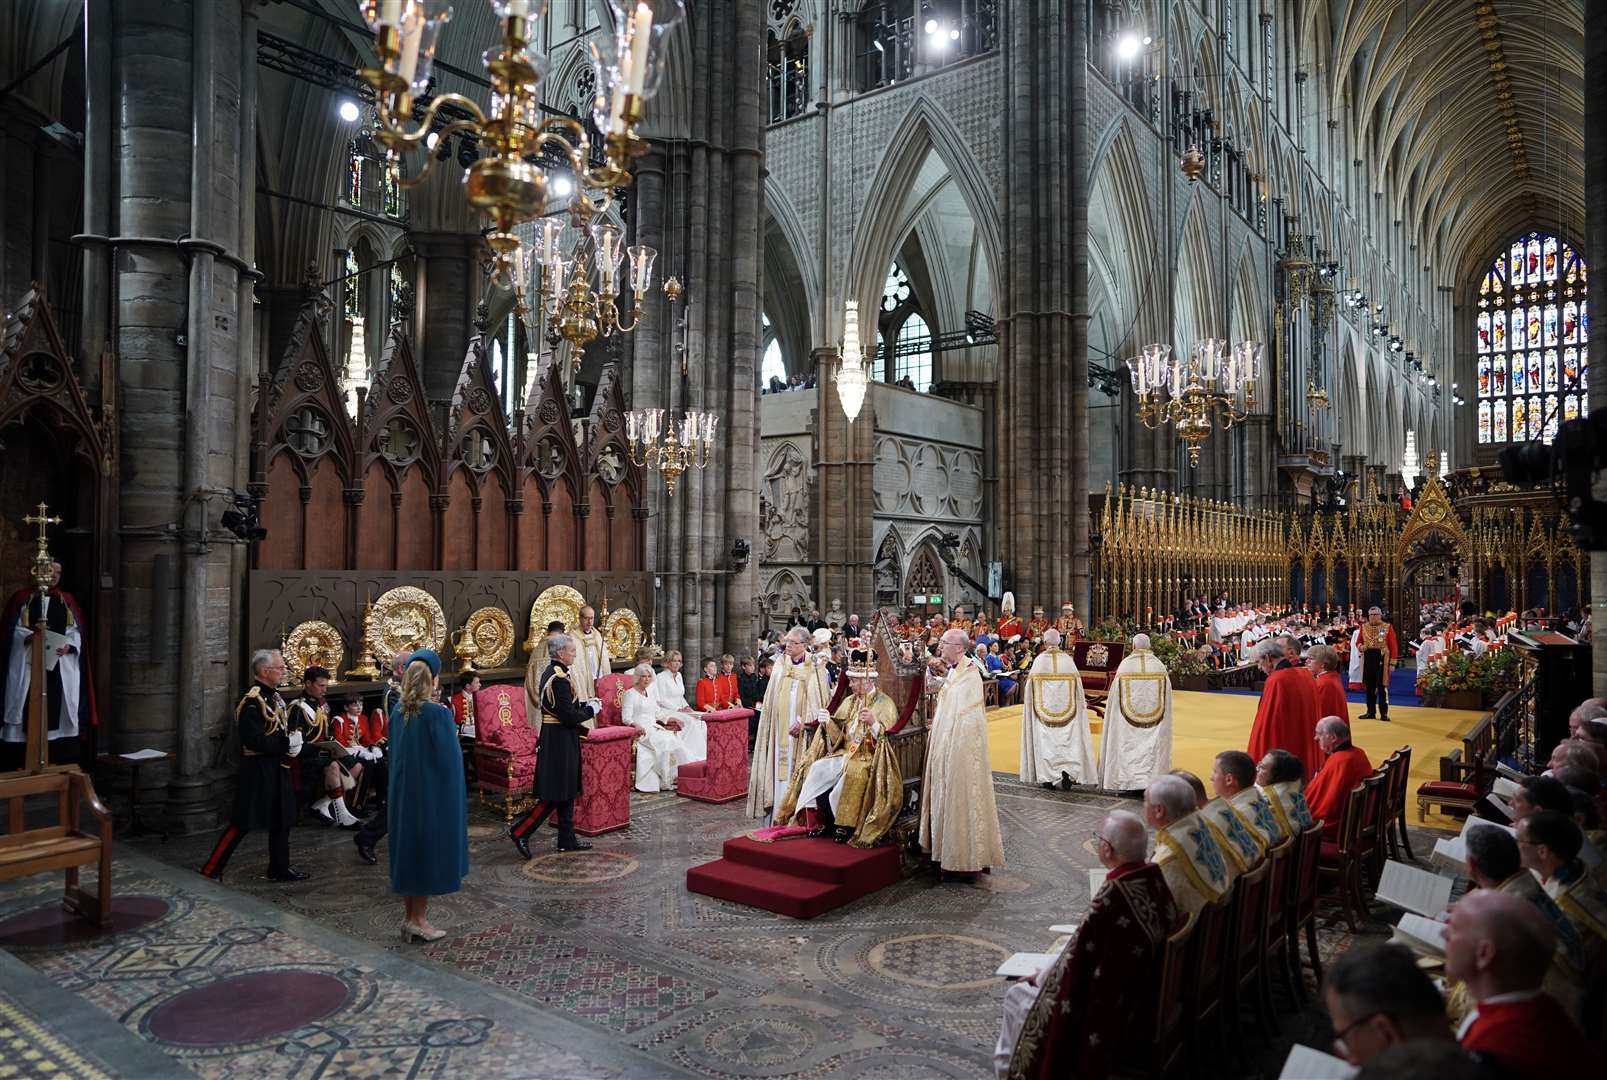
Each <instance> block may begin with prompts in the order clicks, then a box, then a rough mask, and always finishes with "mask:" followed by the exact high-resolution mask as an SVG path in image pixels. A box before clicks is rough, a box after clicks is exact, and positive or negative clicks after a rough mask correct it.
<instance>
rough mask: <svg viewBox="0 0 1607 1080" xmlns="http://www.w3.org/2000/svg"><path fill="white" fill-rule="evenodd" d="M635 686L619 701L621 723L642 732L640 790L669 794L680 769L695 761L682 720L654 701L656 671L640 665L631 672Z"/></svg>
mask: <svg viewBox="0 0 1607 1080" xmlns="http://www.w3.org/2000/svg"><path fill="white" fill-rule="evenodd" d="M631 679H632V685H631V688H630V689H629V690H626V691H625V693H624V694H623V695H621V697H620V699H619V712H620V717H621V719H623V720H624V722H625V723H627V724H629V725H630V726H631V727H634V728H639V729H641V732H642V737H641V738H640V739H638V740H637V742H636V790H637V791H668V790H669V789H671V788H673V787H674V786H675V778H676V771H677V769H678V768H679V767H680V766H682V765H684V764H686V763H687V762H689V761H691V760H692V758H691V756H690V755H689V754H688V753H687V748H686V736H685V732H684V731H683V730H682V728H681V718H680V716H679V715H677V714H676V713H671V712H662V711H661V710H660V709H659V707H658V705H657V704H656V703H655V702H654V700H653V669H652V667H651V666H649V665H647V664H638V665H637V666H636V667H634V668H632V669H631Z"/></svg>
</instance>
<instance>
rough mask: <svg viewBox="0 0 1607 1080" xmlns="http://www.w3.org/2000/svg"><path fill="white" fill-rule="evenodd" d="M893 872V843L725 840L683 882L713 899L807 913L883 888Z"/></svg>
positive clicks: (895, 864) (896, 870)
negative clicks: (719, 851)
mask: <svg viewBox="0 0 1607 1080" xmlns="http://www.w3.org/2000/svg"><path fill="white" fill-rule="evenodd" d="M898 878H899V863H898V849H897V848H894V847H875V848H856V847H849V846H848V845H847V844H837V843H833V842H832V841H830V840H810V839H805V840H781V841H778V842H776V843H774V844H761V843H759V842H758V841H756V840H749V839H748V838H747V837H746V836H734V837H732V838H731V839H729V840H727V841H726V842H725V850H724V857H723V858H720V859H716V860H714V861H713V862H710V863H704V864H703V865H702V866H694V867H692V868H691V869H689V870H687V872H686V887H687V889H688V890H689V891H690V892H695V893H702V894H703V895H704V896H712V897H715V898H716V899H719V900H731V901H734V902H736V903H738V904H747V905H748V906H749V907H756V908H763V909H764V910H765V911H773V912H775V913H776V914H777V915H789V916H791V917H792V918H794V919H812V918H814V917H815V916H816V915H820V914H822V913H824V912H827V911H831V910H833V909H835V908H840V907H842V906H843V905H844V904H847V903H850V902H852V901H854V900H858V899H859V898H860V897H861V896H868V895H870V894H871V893H873V892H875V891H876V890H878V889H883V888H886V887H887V886H889V885H891V884H893V883H894V882H896V881H897V880H898Z"/></svg>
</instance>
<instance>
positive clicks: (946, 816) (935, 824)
mask: <svg viewBox="0 0 1607 1080" xmlns="http://www.w3.org/2000/svg"><path fill="white" fill-rule="evenodd" d="M929 728H930V734H929V735H928V736H927V748H926V777H925V779H924V780H923V781H922V783H921V834H920V838H921V849H922V850H923V851H926V852H927V853H929V854H930V855H931V856H932V861H933V862H935V863H937V864H938V865H939V866H941V867H942V868H943V869H945V870H955V871H959V872H961V873H965V872H975V871H978V870H982V869H985V868H987V867H990V866H1003V865H1004V840H1003V838H1002V837H1001V836H1000V835H999V808H998V806H997V804H996V803H995V802H994V798H993V769H992V767H991V766H990V765H989V764H988V723H987V719H986V714H985V712H984V706H983V703H982V671H981V669H980V668H979V667H978V666H977V662H976V661H975V660H973V659H972V658H971V657H969V656H967V657H963V658H961V660H960V663H959V665H958V666H957V667H955V669H954V670H953V671H951V672H949V674H948V678H947V679H945V680H944V682H943V688H942V689H941V690H939V691H938V694H937V709H936V711H935V712H934V714H933V716H932V721H931V723H930V725H929Z"/></svg>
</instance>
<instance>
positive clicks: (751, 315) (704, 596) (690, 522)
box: [630, 0, 765, 656]
mask: <svg viewBox="0 0 1607 1080" xmlns="http://www.w3.org/2000/svg"><path fill="white" fill-rule="evenodd" d="M683 30H684V32H687V33H688V34H689V35H690V42H689V44H688V47H687V49H686V50H684V54H685V55H687V56H690V57H695V58H696V59H697V67H696V69H695V70H690V71H682V72H673V71H672V72H671V73H670V76H669V77H670V78H672V79H681V80H684V82H685V83H686V88H687V93H686V95H685V97H686V100H687V101H688V102H689V103H690V104H689V114H688V115H686V116H670V115H664V116H650V120H651V122H652V123H653V124H654V125H655V126H656V127H658V128H659V129H660V130H665V131H670V132H674V133H675V134H674V135H673V136H672V137H669V138H665V139H662V140H656V141H655V143H654V152H653V153H652V154H650V155H649V156H648V157H647V158H644V159H643V164H642V168H641V169H640V170H639V178H638V199H637V206H636V212H637V215H638V219H637V228H638V230H639V235H640V236H641V237H643V238H644V240H643V242H645V243H648V244H649V245H651V246H655V247H657V248H658V250H659V252H660V254H659V263H658V267H659V269H658V271H657V277H658V279H659V281H662V280H663V279H664V278H665V277H668V276H669V275H672V274H673V275H675V276H677V277H679V278H680V279H681V281H682V282H683V283H684V284H685V286H686V290H687V293H686V297H685V299H684V300H683V301H682V303H681V304H679V305H674V306H673V307H672V306H671V305H670V304H668V303H665V302H663V299H662V294H661V293H660V294H657V298H656V299H654V300H652V301H650V302H649V303H648V305H647V309H646V311H644V314H643V325H642V328H641V329H640V330H638V331H637V332H636V333H635V334H634V335H632V336H633V337H634V338H635V339H636V340H635V341H634V342H633V343H632V355H633V360H632V369H631V373H630V386H631V392H632V401H631V406H632V407H633V408H643V407H649V406H657V407H662V408H665V409H668V410H670V412H671V413H672V414H679V412H680V411H681V410H683V409H686V408H693V409H712V410H714V411H715V412H716V413H718V414H719V416H720V427H719V436H718V438H717V444H716V446H715V450H714V459H713V461H712V462H711V463H710V464H709V466H708V468H707V469H704V470H701V471H699V470H693V471H692V472H689V473H688V474H687V475H686V476H684V477H682V479H681V482H680V485H679V486H678V487H677V488H676V491H675V495H674V496H673V497H671V496H667V495H666V494H665V493H664V490H663V482H662V480H661V479H660V478H659V477H658V475H657V474H655V473H649V475H648V478H647V490H648V496H647V502H648V505H649V506H650V507H652V510H653V514H654V517H653V518H651V519H650V524H649V528H648V532H647V567H648V569H650V570H652V571H654V572H655V573H656V574H658V575H659V578H660V580H661V584H662V588H661V589H660V590H659V592H658V599H659V603H660V604H661V607H660V611H659V616H660V617H659V620H658V625H659V636H660V640H661V641H662V642H663V643H664V645H665V647H666V648H677V649H680V650H682V651H683V652H685V653H686V654H687V655H688V656H702V655H708V654H710V653H718V652H723V651H735V650H737V649H738V648H739V647H740V646H742V645H744V644H745V643H746V642H748V641H749V639H750V638H751V637H752V635H753V631H754V625H755V624H754V615H755V612H754V609H753V594H754V584H755V581H756V578H757V574H758V570H757V566H756V562H757V559H756V558H755V559H754V560H753V561H750V563H749V565H748V566H746V567H745V568H743V569H742V570H740V571H738V570H737V569H736V567H735V565H734V564H733V562H732V559H731V545H732V543H733V541H735V540H737V539H744V540H747V541H748V543H749V544H750V545H751V546H753V547H754V549H755V550H757V547H758V523H759V502H758V500H759V495H758V487H757V472H758V450H759V431H758V423H759V421H758V385H757V382H756V371H757V368H758V364H759V341H760V336H759V283H760V281H761V280H762V277H761V273H760V270H761V267H760V259H761V249H762V245H761V242H760V234H759V211H760V206H761V202H760V200H761V199H762V198H763V180H762V177H761V166H762V162H763V155H764V142H763V140H764V126H763V117H762V115H761V110H762V104H763V101H764V94H763V63H762V60H763V55H762V53H763V47H764V32H765V27H764V19H763V13H762V9H760V8H759V7H757V6H756V5H753V4H750V3H744V2H742V0H712V2H711V3H708V4H704V5H700V6H699V8H698V9H697V10H696V11H695V12H693V14H692V15H691V16H690V17H689V24H688V25H687V26H686V27H684V28H683ZM673 96H674V95H672V94H671V93H669V92H668V90H666V92H665V93H664V94H662V95H661V96H660V97H659V98H658V99H656V101H655V102H654V103H651V104H650V105H649V110H650V111H651V110H652V109H653V108H654V107H655V106H662V105H665V104H667V103H668V102H669V101H671V100H672V98H673ZM655 240H656V241H657V243H654V241H655ZM683 305H684V311H685V313H686V318H687V325H686V329H685V333H684V336H683V335H682V334H681V333H680V331H679V330H678V328H677V326H676V320H677V319H678V318H679V317H680V316H681V314H682V310H683ZM683 342H684V347H685V357H686V375H685V377H684V378H683V376H682V371H681V353H680V351H679V350H680V349H681V347H682V345H683Z"/></svg>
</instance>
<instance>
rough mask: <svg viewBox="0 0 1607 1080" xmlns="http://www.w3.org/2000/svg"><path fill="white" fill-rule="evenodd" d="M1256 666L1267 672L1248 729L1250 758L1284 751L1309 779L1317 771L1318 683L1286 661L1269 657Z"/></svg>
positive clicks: (1258, 758) (1302, 669) (1260, 757)
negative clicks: (1291, 756) (1299, 762)
mask: <svg viewBox="0 0 1607 1080" xmlns="http://www.w3.org/2000/svg"><path fill="white" fill-rule="evenodd" d="M1259 663H1260V664H1261V669H1262V670H1263V671H1266V672H1267V683H1266V686H1265V687H1264V688H1263V689H1262V691H1261V704H1260V705H1259V706H1257V707H1256V711H1255V724H1254V726H1252V727H1251V728H1250V746H1249V753H1250V756H1251V757H1253V758H1255V759H1256V760H1257V761H1260V760H1261V759H1262V758H1263V757H1265V756H1266V754H1267V751H1268V750H1287V751H1289V752H1290V753H1291V754H1293V755H1294V756H1295V757H1297V758H1299V759H1300V761H1301V764H1303V765H1305V767H1306V775H1307V776H1310V775H1312V773H1314V772H1315V771H1316V769H1317V743H1316V733H1317V719H1318V713H1317V682H1316V680H1315V679H1313V678H1312V677H1311V673H1310V672H1308V671H1306V669H1305V668H1300V667H1294V666H1292V665H1290V664H1289V663H1288V661H1286V660H1276V659H1274V658H1268V659H1263V660H1261V661H1259ZM1275 665H1277V666H1275Z"/></svg>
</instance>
